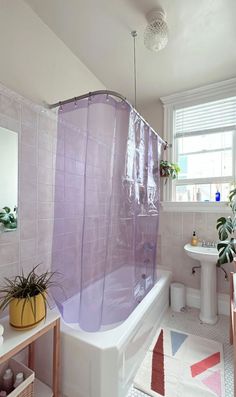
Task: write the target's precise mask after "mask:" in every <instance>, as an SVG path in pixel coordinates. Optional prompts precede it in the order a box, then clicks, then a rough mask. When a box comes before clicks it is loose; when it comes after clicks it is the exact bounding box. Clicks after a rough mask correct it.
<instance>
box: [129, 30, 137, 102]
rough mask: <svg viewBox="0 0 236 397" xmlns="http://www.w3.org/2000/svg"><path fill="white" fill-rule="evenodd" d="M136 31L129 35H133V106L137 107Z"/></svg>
mask: <svg viewBox="0 0 236 397" xmlns="http://www.w3.org/2000/svg"><path fill="white" fill-rule="evenodd" d="M137 35H138V34H137V31H136V30H133V31H132V32H131V36H132V37H133V43H134V107H135V109H137V67H136V37H137Z"/></svg>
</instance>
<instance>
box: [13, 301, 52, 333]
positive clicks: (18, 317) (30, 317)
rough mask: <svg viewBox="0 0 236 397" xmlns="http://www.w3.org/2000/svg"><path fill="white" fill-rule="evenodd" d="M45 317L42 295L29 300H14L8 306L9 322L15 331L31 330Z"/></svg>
mask: <svg viewBox="0 0 236 397" xmlns="http://www.w3.org/2000/svg"><path fill="white" fill-rule="evenodd" d="M45 317H46V310H45V304H44V297H43V295H42V294H38V295H36V296H34V297H32V298H30V299H24V298H22V299H18V298H15V299H13V300H11V302H10V304H9V322H10V325H12V327H14V328H16V329H19V330H23V329H29V328H33V327H35V326H36V325H37V324H38V323H40V321H42V320H43V319H44V318H45Z"/></svg>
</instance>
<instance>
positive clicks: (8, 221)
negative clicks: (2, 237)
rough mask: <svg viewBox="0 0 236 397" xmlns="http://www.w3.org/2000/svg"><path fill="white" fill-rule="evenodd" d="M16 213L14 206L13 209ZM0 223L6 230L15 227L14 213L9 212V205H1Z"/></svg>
mask: <svg viewBox="0 0 236 397" xmlns="http://www.w3.org/2000/svg"><path fill="white" fill-rule="evenodd" d="M14 212H15V213H16V208H15V209H14ZM0 223H1V224H2V225H3V227H4V229H6V230H13V229H16V227H17V219H16V214H14V213H13V212H11V209H10V208H9V207H3V208H1V209H0Z"/></svg>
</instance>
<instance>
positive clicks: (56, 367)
mask: <svg viewBox="0 0 236 397" xmlns="http://www.w3.org/2000/svg"><path fill="white" fill-rule="evenodd" d="M60 369H61V368H60V319H58V320H56V325H55V327H54V329H53V374H52V379H53V397H59V383H60Z"/></svg>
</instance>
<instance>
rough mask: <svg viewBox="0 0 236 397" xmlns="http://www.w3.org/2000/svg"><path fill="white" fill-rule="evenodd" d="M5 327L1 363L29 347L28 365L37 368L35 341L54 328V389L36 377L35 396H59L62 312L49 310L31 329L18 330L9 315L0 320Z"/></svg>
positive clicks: (0, 347)
mask: <svg viewBox="0 0 236 397" xmlns="http://www.w3.org/2000/svg"><path fill="white" fill-rule="evenodd" d="M0 323H1V324H2V325H3V327H4V334H3V338H4V341H3V344H2V345H1V346H0V364H2V363H4V362H5V361H7V360H8V359H10V358H11V357H12V356H14V355H16V354H17V353H19V352H20V351H21V350H23V349H24V348H26V347H28V366H29V368H30V369H32V370H34V369H35V342H36V340H37V339H38V338H40V337H41V336H42V335H44V334H46V333H47V332H49V331H50V330H53V368H52V371H53V376H52V379H53V385H52V390H51V389H50V388H49V387H48V386H47V385H44V384H43V383H42V382H40V381H38V380H37V379H36V382H35V385H36V393H35V397H59V392H60V391H59V389H60V314H59V313H58V311H57V310H49V311H48V313H47V318H46V320H45V321H42V322H41V323H40V324H39V325H37V327H35V328H33V329H31V330H27V331H26V330H25V331H18V330H15V329H14V328H13V327H11V326H10V325H9V320H8V317H5V318H3V319H2V320H0Z"/></svg>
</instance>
